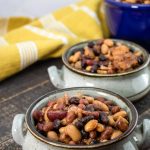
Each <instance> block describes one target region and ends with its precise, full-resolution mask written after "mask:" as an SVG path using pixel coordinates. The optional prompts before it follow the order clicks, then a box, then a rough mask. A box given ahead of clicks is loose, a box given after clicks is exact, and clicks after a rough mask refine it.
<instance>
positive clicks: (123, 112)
mask: <svg viewBox="0 0 150 150" xmlns="http://www.w3.org/2000/svg"><path fill="white" fill-rule="evenodd" d="M120 116H121V117H126V116H127V113H126V112H125V111H119V112H117V113H115V114H114V115H113V118H114V120H117V119H118V118H119V117H120Z"/></svg>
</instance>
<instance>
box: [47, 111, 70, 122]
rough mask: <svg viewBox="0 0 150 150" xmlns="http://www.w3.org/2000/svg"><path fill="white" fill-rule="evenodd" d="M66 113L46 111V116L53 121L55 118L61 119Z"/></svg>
mask: <svg viewBox="0 0 150 150" xmlns="http://www.w3.org/2000/svg"><path fill="white" fill-rule="evenodd" d="M66 115H67V112H66V111H48V113H47V116H48V118H49V119H50V120H51V121H54V120H55V119H60V120H61V119H63V118H65V117H66Z"/></svg>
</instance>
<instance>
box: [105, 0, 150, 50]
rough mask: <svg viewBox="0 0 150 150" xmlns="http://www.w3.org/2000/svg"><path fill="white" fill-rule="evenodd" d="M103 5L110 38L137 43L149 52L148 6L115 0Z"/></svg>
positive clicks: (149, 8) (106, 0)
mask: <svg viewBox="0 0 150 150" xmlns="http://www.w3.org/2000/svg"><path fill="white" fill-rule="evenodd" d="M104 4H105V13H106V21H107V24H108V27H109V30H110V33H111V36H112V37H113V38H121V39H125V40H130V41H134V42H137V43H139V44H141V45H142V46H144V47H146V48H149V52H150V5H144V4H128V3H122V2H117V1H115V0H105V3H104Z"/></svg>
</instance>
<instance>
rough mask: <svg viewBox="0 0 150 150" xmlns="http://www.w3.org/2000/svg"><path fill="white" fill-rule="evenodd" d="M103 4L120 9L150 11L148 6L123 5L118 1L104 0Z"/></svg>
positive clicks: (149, 5)
mask: <svg viewBox="0 0 150 150" xmlns="http://www.w3.org/2000/svg"><path fill="white" fill-rule="evenodd" d="M105 3H108V4H112V5H114V6H117V7H121V8H128V9H143V10H144V9H150V4H130V3H123V2H120V1H119V0H105Z"/></svg>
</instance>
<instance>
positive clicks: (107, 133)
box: [100, 127, 113, 141]
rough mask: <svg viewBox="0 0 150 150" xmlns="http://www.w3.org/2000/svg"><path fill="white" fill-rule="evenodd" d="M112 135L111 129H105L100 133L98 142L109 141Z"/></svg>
mask: <svg viewBox="0 0 150 150" xmlns="http://www.w3.org/2000/svg"><path fill="white" fill-rule="evenodd" d="M112 133H113V128H112V127H106V129H105V131H104V132H102V133H101V136H100V141H104V140H109V139H110V138H111V135H112Z"/></svg>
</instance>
